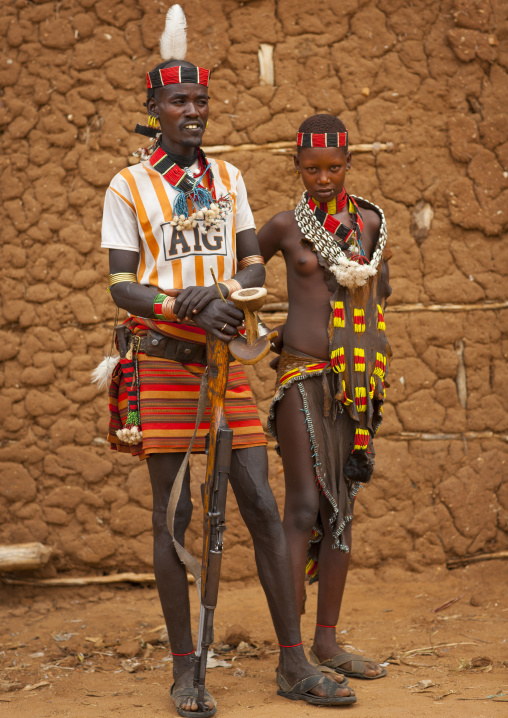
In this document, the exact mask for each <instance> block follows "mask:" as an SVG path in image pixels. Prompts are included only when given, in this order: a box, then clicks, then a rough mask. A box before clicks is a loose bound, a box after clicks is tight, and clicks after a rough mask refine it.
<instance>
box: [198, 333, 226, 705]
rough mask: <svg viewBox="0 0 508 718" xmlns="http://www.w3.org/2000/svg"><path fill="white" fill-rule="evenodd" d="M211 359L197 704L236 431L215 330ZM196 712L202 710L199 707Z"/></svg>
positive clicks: (210, 636) (209, 350)
mask: <svg viewBox="0 0 508 718" xmlns="http://www.w3.org/2000/svg"><path fill="white" fill-rule="evenodd" d="M206 349H207V359H208V401H209V405H210V414H211V416H210V434H209V442H208V457H207V463H206V479H205V486H204V492H203V494H204V495H203V513H204V527H203V564H202V572H201V608H200V614H199V630H198V640H197V647H196V654H195V661H196V664H195V667H194V686H195V687H196V688H197V691H198V696H197V704H198V707H199V709H200V710H202V711H205V710H208V707H207V706H206V705H205V698H204V694H205V678H206V661H207V656H208V649H209V647H210V645H211V644H212V643H213V617H214V611H215V608H216V606H217V595H218V591H219V578H220V567H221V561H222V535H223V532H224V530H225V528H226V525H225V512H226V497H227V489H228V480H229V470H230V464H231V450H232V444H233V431H232V430H231V429H230V428H229V427H228V424H227V421H226V415H225V410H224V400H225V395H226V385H227V379H228V372H229V348H228V345H227V344H225V343H224V342H222V341H220V340H219V339H217V338H216V337H214V336H213V335H212V334H210V333H207V335H206ZM196 714H197V716H199V712H198V711H196Z"/></svg>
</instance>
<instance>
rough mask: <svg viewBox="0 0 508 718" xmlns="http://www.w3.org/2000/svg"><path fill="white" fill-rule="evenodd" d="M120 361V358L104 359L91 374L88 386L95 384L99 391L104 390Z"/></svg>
mask: <svg viewBox="0 0 508 718" xmlns="http://www.w3.org/2000/svg"><path fill="white" fill-rule="evenodd" d="M119 361H120V357H119V356H116V357H104V359H103V360H102V361H101V363H100V364H99V365H98V366H96V367H95V369H94V370H93V372H92V379H91V381H90V384H97V386H98V388H99V389H106V388H107V387H108V385H109V382H110V380H111V374H112V373H113V369H114V368H115V366H116V365H117V364H118V362H119Z"/></svg>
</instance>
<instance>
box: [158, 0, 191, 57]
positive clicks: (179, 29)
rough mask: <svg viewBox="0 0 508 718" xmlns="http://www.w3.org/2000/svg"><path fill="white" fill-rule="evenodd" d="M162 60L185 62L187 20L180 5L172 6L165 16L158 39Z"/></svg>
mask: <svg viewBox="0 0 508 718" xmlns="http://www.w3.org/2000/svg"><path fill="white" fill-rule="evenodd" d="M160 48H161V57H162V59H163V60H185V55H186V54H187V20H186V19H185V14H184V11H183V10H182V8H181V7H180V5H172V6H171V7H170V8H169V10H168V12H167V14H166V26H165V28H164V32H163V33H162V35H161V39H160Z"/></svg>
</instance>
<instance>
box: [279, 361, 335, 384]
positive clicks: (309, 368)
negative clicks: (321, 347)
mask: <svg viewBox="0 0 508 718" xmlns="http://www.w3.org/2000/svg"><path fill="white" fill-rule="evenodd" d="M327 366H328V362H326V361H322V362H316V363H315V364H305V366H304V367H297V368H296V369H290V371H287V372H286V373H285V374H283V375H282V376H281V378H280V380H279V383H280V384H282V385H284V384H287V383H288V381H291V379H294V378H295V377H296V376H300V375H301V374H315V373H316V372H319V371H323V369H325V368H326V367H327Z"/></svg>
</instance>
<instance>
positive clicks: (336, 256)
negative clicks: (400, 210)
mask: <svg viewBox="0 0 508 718" xmlns="http://www.w3.org/2000/svg"><path fill="white" fill-rule="evenodd" d="M357 199H360V200H361V199H363V198H362V197H358V198H357ZM311 201H312V200H311ZM364 201H365V200H364ZM313 204H314V206H316V205H315V203H313ZM369 204H372V202H369ZM354 205H355V207H358V205H357V204H356V202H354ZM372 206H373V207H375V208H376V209H377V210H378V212H379V214H380V217H381V228H380V230H379V239H378V242H377V245H376V249H375V250H374V253H373V255H372V258H371V260H370V263H369V264H368V263H366V262H365V263H360V262H359V261H358V259H359V258H360V257H361V255H358V254H354V255H353V257H351V258H349V257H348V256H347V255H346V253H345V252H344V251H343V250H342V249H341V247H340V245H339V243H338V242H337V240H336V239H335V237H336V236H337V237H338V236H339V235H338V234H336V232H333V233H331V232H330V231H329V230H328V229H327V228H326V227H325V226H324V224H323V223H321V222H320V221H319V218H318V216H317V215H316V212H315V210H313V209H312V208H311V206H310V204H309V195H308V193H307V192H304V193H303V195H302V197H301V199H300V201H299V202H298V204H297V206H296V208H295V219H296V222H297V224H298V226H299V228H300V230H301V232H302V234H303V235H304V237H305V238H306V239H307V240H308V241H309V242H310V244H311V245H312V246H313V248H314V249H315V251H317V252H319V253H320V254H321V256H322V257H323V259H324V260H325V261H326V262H327V264H328V265H329V267H330V270H331V272H332V273H333V275H334V276H335V278H336V279H337V282H338V283H339V284H340V285H341V286H343V287H347V288H348V289H355V288H356V287H362V286H363V285H364V284H366V282H367V280H368V279H369V277H373V276H374V275H375V274H376V273H377V268H378V266H379V263H380V261H381V257H382V254H383V249H384V247H385V245H386V222H385V216H384V214H383V211H382V209H381V208H380V207H378V206H377V205H375V204H372ZM318 209H319V208H318ZM319 211H320V212H322V210H319ZM323 214H326V213H323ZM327 218H329V219H331V220H333V222H334V226H335V225H342V227H345V225H343V224H342V223H341V222H339V221H338V220H336V219H334V218H333V217H330V215H327ZM360 219H361V218H360ZM329 226H331V225H329ZM345 229H346V230H347V232H348V233H351V232H353V231H354V227H353V229H351V228H350V227H345ZM362 229H363V221H362V224H361V229H360V233H361V230H362ZM341 239H342V237H341ZM362 259H363V257H362Z"/></svg>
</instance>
